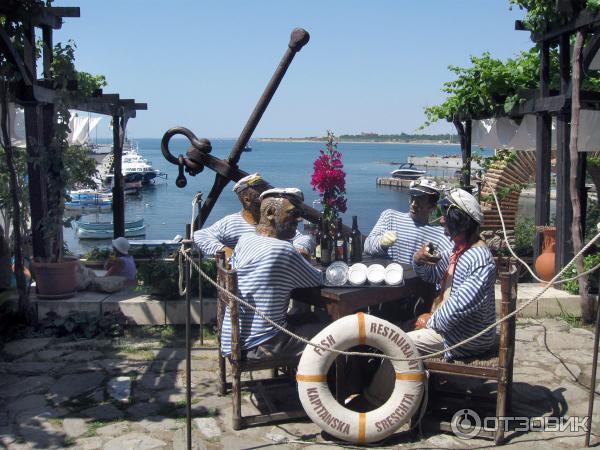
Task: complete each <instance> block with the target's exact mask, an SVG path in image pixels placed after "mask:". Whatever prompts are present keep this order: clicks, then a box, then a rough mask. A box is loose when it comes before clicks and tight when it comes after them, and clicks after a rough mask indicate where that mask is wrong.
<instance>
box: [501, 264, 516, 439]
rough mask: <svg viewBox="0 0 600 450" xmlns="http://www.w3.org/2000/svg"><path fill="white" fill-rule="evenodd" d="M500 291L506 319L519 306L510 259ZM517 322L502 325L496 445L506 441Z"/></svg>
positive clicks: (513, 267) (502, 310)
mask: <svg viewBox="0 0 600 450" xmlns="http://www.w3.org/2000/svg"><path fill="white" fill-rule="evenodd" d="M498 278H500V290H501V292H502V300H501V303H500V317H506V316H507V315H508V314H510V313H512V312H513V311H514V310H515V309H516V306H517V284H518V271H517V268H516V267H515V266H513V265H511V263H510V258H509V259H508V267H507V268H499V272H498ZM515 331H516V320H515V317H512V318H510V319H508V320H505V321H504V322H502V324H500V347H499V349H498V369H499V374H498V401H497V403H496V417H498V419H499V424H498V425H499V426H498V430H497V431H496V437H495V441H496V445H498V444H500V443H502V441H503V440H504V420H503V419H500V417H505V416H506V415H507V412H508V411H509V410H510V407H511V401H512V366H513V359H514V353H515V348H514V342H515Z"/></svg>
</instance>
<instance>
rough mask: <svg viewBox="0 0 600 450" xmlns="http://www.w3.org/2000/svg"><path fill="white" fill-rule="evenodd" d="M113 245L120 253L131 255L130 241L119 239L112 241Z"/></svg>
mask: <svg viewBox="0 0 600 450" xmlns="http://www.w3.org/2000/svg"><path fill="white" fill-rule="evenodd" d="M112 245H113V247H114V248H116V249H117V250H118V251H119V253H121V254H123V255H127V254H128V253H129V241H128V240H127V239H125V238H124V237H118V238H116V239H114V240H113V241H112Z"/></svg>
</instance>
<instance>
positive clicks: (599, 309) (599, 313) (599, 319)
mask: <svg viewBox="0 0 600 450" xmlns="http://www.w3.org/2000/svg"><path fill="white" fill-rule="evenodd" d="M599 338H600V297H599V298H598V302H597V304H596V330H595V333H594V356H593V357H592V380H591V384H590V400H589V403H588V414H587V415H588V421H589V422H588V429H587V431H586V432H585V446H586V447H589V446H590V434H591V432H592V414H593V412H594V396H595V392H596V369H597V367H598V341H599V340H600V339H599Z"/></svg>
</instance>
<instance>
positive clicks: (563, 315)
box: [556, 300, 583, 328]
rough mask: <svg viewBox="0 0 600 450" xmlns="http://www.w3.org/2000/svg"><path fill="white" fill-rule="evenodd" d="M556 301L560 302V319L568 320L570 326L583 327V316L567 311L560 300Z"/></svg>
mask: <svg viewBox="0 0 600 450" xmlns="http://www.w3.org/2000/svg"><path fill="white" fill-rule="evenodd" d="M556 303H558V307H559V309H560V314H559V316H558V317H559V318H560V319H562V320H564V321H565V322H567V323H568V324H569V326H570V327H573V328H581V327H582V325H583V322H582V320H581V317H577V316H576V315H575V314H571V313H569V312H566V311H565V310H564V308H563V306H562V304H561V303H560V302H559V301H558V300H556Z"/></svg>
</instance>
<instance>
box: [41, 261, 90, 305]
mask: <svg viewBox="0 0 600 450" xmlns="http://www.w3.org/2000/svg"><path fill="white" fill-rule="evenodd" d="M78 262H79V261H78V259H77V258H65V259H64V260H63V261H62V262H59V263H40V262H32V263H31V268H32V270H33V277H34V278H35V284H36V288H37V294H38V297H41V298H44V297H45V298H67V297H72V296H73V295H75V271H76V268H77V264H78Z"/></svg>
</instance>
